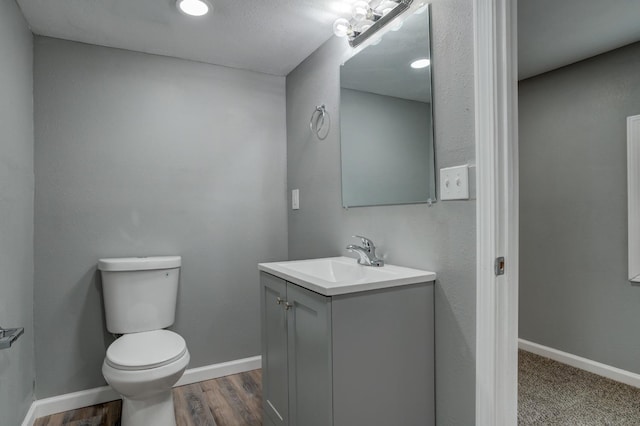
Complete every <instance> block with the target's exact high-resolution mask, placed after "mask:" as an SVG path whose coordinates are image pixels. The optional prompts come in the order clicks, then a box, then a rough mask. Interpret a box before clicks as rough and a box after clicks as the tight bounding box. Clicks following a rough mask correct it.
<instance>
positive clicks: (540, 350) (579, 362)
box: [518, 339, 640, 388]
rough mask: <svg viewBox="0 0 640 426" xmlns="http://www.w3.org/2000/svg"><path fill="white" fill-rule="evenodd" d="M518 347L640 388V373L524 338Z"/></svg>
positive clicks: (519, 340)
mask: <svg viewBox="0 0 640 426" xmlns="http://www.w3.org/2000/svg"><path fill="white" fill-rule="evenodd" d="M518 347H519V348H520V349H522V350H525V351H527V352H532V353H534V354H536V355H540V356H543V357H546V358H550V359H552V360H554V361H558V362H561V363H563V364H567V365H570V366H572V367H576V368H579V369H581V370H585V371H588V372H590V373H593V374H597V375H598V376H602V377H606V378H608V379H611V380H615V381H616V382H621V383H625V384H627V385H630V386H634V387H636V388H640V374H636V373H632V372H631V371H627V370H622V369H620V368H616V367H612V366H610V365H607V364H602V363H600V362H597V361H592V360H590V359H587V358H582V357H580V356H577V355H573V354H570V353H567V352H562V351H559V350H557V349H553V348H550V347H547V346H543V345H539V344H537V343H533V342H529V341H527V340H524V339H518Z"/></svg>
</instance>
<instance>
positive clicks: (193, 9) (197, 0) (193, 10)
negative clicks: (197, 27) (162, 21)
mask: <svg viewBox="0 0 640 426" xmlns="http://www.w3.org/2000/svg"><path fill="white" fill-rule="evenodd" d="M176 5H177V6H178V10H180V11H181V12H182V13H184V14H185V15H189V16H203V15H206V14H207V13H209V9H211V5H210V4H209V2H208V1H206V0H177V1H176Z"/></svg>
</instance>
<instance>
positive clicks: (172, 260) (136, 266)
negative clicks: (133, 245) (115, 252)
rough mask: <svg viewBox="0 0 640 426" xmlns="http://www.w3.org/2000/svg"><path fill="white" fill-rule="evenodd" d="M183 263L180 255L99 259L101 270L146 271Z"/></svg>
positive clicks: (169, 267) (178, 265) (176, 266)
mask: <svg viewBox="0 0 640 426" xmlns="http://www.w3.org/2000/svg"><path fill="white" fill-rule="evenodd" d="M180 265H182V257H180V256H151V257H119V258H110V259H100V260H98V269H99V270H101V271H146V270H151V269H172V268H179V267H180Z"/></svg>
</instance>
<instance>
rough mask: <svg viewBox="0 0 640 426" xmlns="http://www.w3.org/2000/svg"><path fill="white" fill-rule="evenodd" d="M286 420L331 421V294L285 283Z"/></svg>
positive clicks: (297, 424)
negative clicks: (287, 377)
mask: <svg viewBox="0 0 640 426" xmlns="http://www.w3.org/2000/svg"><path fill="white" fill-rule="evenodd" d="M287 302H288V305H287V321H288V326H287V329H288V347H289V356H288V358H289V424H290V425H291V426H329V425H331V424H333V406H332V400H333V398H332V386H333V384H332V372H331V368H332V367H331V298H330V297H325V296H322V295H320V294H317V293H314V292H312V291H309V290H306V289H304V288H302V287H300V286H297V285H295V284H291V283H288V284H287Z"/></svg>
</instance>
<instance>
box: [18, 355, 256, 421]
mask: <svg viewBox="0 0 640 426" xmlns="http://www.w3.org/2000/svg"><path fill="white" fill-rule="evenodd" d="M261 362H262V357H261V356H259V355H258V356H254V357H250V358H244V359H238V360H234V361H229V362H222V363H220V364H212V365H205V366H204V367H197V368H191V369H189V370H187V371H185V372H184V374H183V375H182V378H180V380H179V381H178V383H176V384H175V386H184V385H190V384H192V383H197V382H202V381H205V380H211V379H217V378H218V377H224V376H228V375H231V374H238V373H243V372H245V371H251V370H256V369H258V368H260V367H261ZM116 399H120V396H119V395H118V394H117V393H116V392H115V391H114V390H113V389H111V386H102V387H99V388H93V389H87V390H83V391H79V392H73V393H67V394H64V395H58V396H53V397H51V398H43V399H39V400H37V401H34V402H33V404H31V408H29V411H28V412H27V415H26V416H25V418H24V421H23V422H22V426H33V424H34V422H35V420H36V419H37V418H39V417H43V416H49V415H51V414H56V413H61V412H63V411H69V410H75V409H78V408H82V407H88V406H91V405H96V404H103V403H105V402H109V401H114V400H116Z"/></svg>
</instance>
